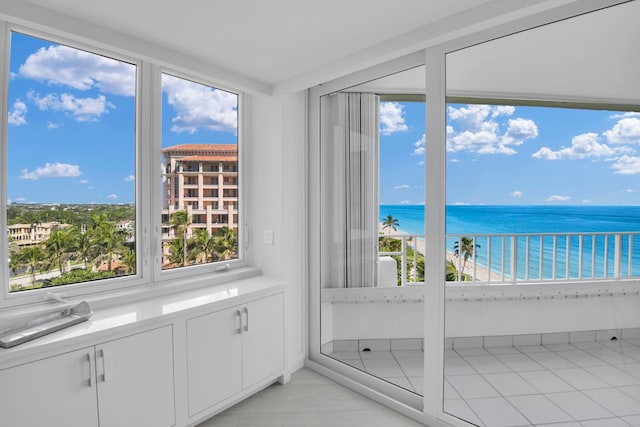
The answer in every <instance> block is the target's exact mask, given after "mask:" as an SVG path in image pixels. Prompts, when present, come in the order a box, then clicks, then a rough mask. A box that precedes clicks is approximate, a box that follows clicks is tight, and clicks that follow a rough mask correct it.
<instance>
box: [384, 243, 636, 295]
mask: <svg viewBox="0 0 640 427" xmlns="http://www.w3.org/2000/svg"><path fill="white" fill-rule="evenodd" d="M379 238H380V241H382V239H389V238H391V239H395V240H397V241H399V244H398V243H396V244H395V246H396V247H398V250H395V251H383V250H382V249H381V250H380V252H379V255H380V256H393V257H394V258H395V259H396V261H397V262H399V265H400V268H399V272H398V277H399V283H401V284H403V285H406V284H413V283H420V282H422V281H423V280H424V279H423V278H422V277H421V273H422V272H423V271H424V261H423V258H422V257H423V254H424V235H417V234H392V235H387V234H384V235H382V234H381V235H380V236H379ZM446 248H447V260H448V262H450V263H453V265H454V266H455V272H454V273H453V277H449V279H448V280H449V281H450V282H459V283H466V282H475V283H479V284H493V283H514V284H515V283H546V282H559V281H563V282H566V281H571V282H577V281H594V280H598V281H615V280H620V279H630V278H640V232H613V233H604V232H597V233H533V234H448V235H447V236H446ZM465 258H466V261H465ZM443 268H445V266H443Z"/></svg>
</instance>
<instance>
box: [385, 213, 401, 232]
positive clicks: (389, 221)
mask: <svg viewBox="0 0 640 427" xmlns="http://www.w3.org/2000/svg"><path fill="white" fill-rule="evenodd" d="M398 227H400V222H398V219H397V218H394V217H393V215H387V217H386V218H385V219H384V221H382V229H383V230H385V229H386V230H389V233H388V234H389V236H391V230H392V229H393V231H398Z"/></svg>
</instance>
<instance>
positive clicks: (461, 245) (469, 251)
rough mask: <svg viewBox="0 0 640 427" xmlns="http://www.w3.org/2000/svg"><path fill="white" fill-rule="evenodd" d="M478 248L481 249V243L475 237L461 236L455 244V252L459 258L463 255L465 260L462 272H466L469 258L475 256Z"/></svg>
mask: <svg viewBox="0 0 640 427" xmlns="http://www.w3.org/2000/svg"><path fill="white" fill-rule="evenodd" d="M476 249H480V245H478V244H477V243H476V241H475V239H470V238H469V237H461V238H460V239H459V240H458V241H457V242H456V243H455V244H454V245H453V254H454V255H455V256H456V257H458V258H460V257H462V260H463V262H462V273H464V268H465V267H466V265H467V261H468V260H469V258H471V257H473V256H474V254H475V253H476Z"/></svg>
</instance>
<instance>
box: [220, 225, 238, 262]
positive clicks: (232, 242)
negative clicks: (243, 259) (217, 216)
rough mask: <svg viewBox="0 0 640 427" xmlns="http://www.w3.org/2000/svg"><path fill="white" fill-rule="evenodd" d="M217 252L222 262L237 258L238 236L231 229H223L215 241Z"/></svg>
mask: <svg viewBox="0 0 640 427" xmlns="http://www.w3.org/2000/svg"><path fill="white" fill-rule="evenodd" d="M215 251H216V253H217V254H218V256H219V257H220V259H222V260H228V259H231V258H233V257H234V256H237V253H238V236H237V235H236V233H235V231H233V230H232V229H230V228H229V227H222V228H221V229H220V231H219V232H218V235H217V236H216V239H215Z"/></svg>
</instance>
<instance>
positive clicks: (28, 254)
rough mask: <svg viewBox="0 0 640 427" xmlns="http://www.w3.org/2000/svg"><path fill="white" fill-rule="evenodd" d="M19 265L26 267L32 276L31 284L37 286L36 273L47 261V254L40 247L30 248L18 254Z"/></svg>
mask: <svg viewBox="0 0 640 427" xmlns="http://www.w3.org/2000/svg"><path fill="white" fill-rule="evenodd" d="M16 258H17V261H18V263H20V264H21V265H23V266H25V267H26V268H27V271H28V272H29V273H30V274H31V284H32V285H35V284H36V272H37V271H39V270H40V269H41V268H42V267H43V266H44V265H45V263H46V261H47V253H46V252H45V251H44V250H43V249H42V247H40V246H29V247H26V248H24V249H22V250H21V251H20V252H18V254H16Z"/></svg>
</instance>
